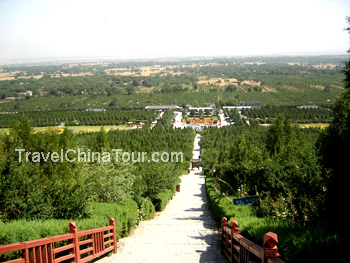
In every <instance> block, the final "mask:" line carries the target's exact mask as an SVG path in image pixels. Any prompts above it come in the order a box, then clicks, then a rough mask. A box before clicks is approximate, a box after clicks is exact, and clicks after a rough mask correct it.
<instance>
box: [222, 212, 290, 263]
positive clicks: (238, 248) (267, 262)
mask: <svg viewBox="0 0 350 263" xmlns="http://www.w3.org/2000/svg"><path fill="white" fill-rule="evenodd" d="M221 227H222V234H221V239H222V244H221V252H222V253H224V254H225V255H226V257H227V259H228V260H229V262H237V263H238V262H239V263H248V262H261V263H284V261H282V260H281V259H280V258H278V257H279V256H280V255H279V254H278V253H277V243H278V238H277V234H275V233H272V232H268V233H267V234H265V235H264V244H263V247H260V246H258V245H256V244H254V243H253V242H251V241H249V240H248V239H246V238H245V237H243V236H242V235H240V234H239V232H238V222H237V221H235V220H232V221H231V227H227V218H226V217H223V218H222V226H221Z"/></svg>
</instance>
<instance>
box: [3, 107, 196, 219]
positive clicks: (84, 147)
mask: <svg viewBox="0 0 350 263" xmlns="http://www.w3.org/2000/svg"><path fill="white" fill-rule="evenodd" d="M169 114H170V113H168V114H164V115H165V119H164V121H160V122H159V123H158V124H159V125H157V126H156V127H155V128H153V129H152V130H150V129H149V126H148V127H147V126H146V127H145V128H144V129H142V130H139V129H138V130H129V131H113V132H109V133H107V132H105V131H104V130H103V129H101V131H100V132H97V133H93V134H80V135H79V134H73V133H72V131H70V130H69V129H65V130H64V132H63V133H62V134H55V133H45V134H40V133H33V129H32V127H31V125H30V122H29V121H28V120H22V121H20V122H18V123H16V124H15V125H14V127H13V128H12V129H11V130H10V132H9V133H8V134H2V135H1V137H0V141H1V143H0V154H1V156H2V158H1V160H0V195H1V200H0V219H1V220H2V221H9V220H14V219H21V218H25V219H28V220H33V219H49V218H66V219H68V218H69V219H71V218H86V217H89V216H90V208H91V206H90V204H91V202H119V201H121V200H122V199H124V198H131V199H133V200H135V201H136V202H137V203H138V204H139V205H140V206H141V205H142V202H143V200H145V198H148V199H149V200H152V201H153V199H154V198H155V197H156V195H157V194H158V193H160V192H163V191H165V190H167V189H171V188H172V187H173V186H174V183H176V182H177V180H178V176H179V175H181V174H182V173H183V172H184V171H186V170H187V169H188V167H189V160H190V158H191V157H192V145H193V140H194V135H195V134H194V131H193V130H192V129H184V130H175V129H172V128H170V121H169V119H170V118H169ZM139 152H140V153H141V154H142V153H143V152H144V153H147V154H146V155H145V156H144V160H143V159H139V158H138V153H139ZM154 152H158V153H159V154H158V155H156V157H157V158H155V159H152V157H153V155H152V153H154ZM172 152H178V153H182V158H180V157H179V158H178V159H177V160H178V161H176V160H174V161H172V160H171V159H167V158H166V157H167V156H171V153H172ZM130 156H132V158H131V157H130ZM128 157H130V158H128ZM135 160H136V161H135Z"/></svg>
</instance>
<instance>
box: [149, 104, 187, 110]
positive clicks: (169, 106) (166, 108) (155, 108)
mask: <svg viewBox="0 0 350 263" xmlns="http://www.w3.org/2000/svg"><path fill="white" fill-rule="evenodd" d="M169 109H172V110H181V109H182V107H179V106H176V105H151V106H146V107H145V110H169Z"/></svg>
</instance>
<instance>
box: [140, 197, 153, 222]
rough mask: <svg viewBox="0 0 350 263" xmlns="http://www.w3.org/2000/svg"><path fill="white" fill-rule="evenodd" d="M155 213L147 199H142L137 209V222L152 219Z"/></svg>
mask: <svg viewBox="0 0 350 263" xmlns="http://www.w3.org/2000/svg"><path fill="white" fill-rule="evenodd" d="M155 211H156V210H155V207H154V205H153V203H152V202H151V201H150V200H149V199H146V198H143V199H142V200H141V205H140V208H139V221H142V220H149V219H152V218H153V217H154V214H155Z"/></svg>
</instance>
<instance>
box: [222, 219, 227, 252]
mask: <svg viewBox="0 0 350 263" xmlns="http://www.w3.org/2000/svg"><path fill="white" fill-rule="evenodd" d="M225 227H227V218H226V217H223V218H222V220H221V253H222V254H223V253H224V251H226V250H227V235H226V232H225ZM224 238H225V243H224Z"/></svg>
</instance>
